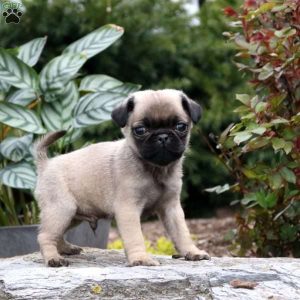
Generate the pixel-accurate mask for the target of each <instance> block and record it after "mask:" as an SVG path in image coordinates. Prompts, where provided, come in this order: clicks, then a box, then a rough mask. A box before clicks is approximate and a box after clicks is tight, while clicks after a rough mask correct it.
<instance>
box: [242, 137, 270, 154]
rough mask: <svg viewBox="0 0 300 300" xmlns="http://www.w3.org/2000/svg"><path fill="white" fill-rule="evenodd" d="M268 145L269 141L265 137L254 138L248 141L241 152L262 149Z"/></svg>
mask: <svg viewBox="0 0 300 300" xmlns="http://www.w3.org/2000/svg"><path fill="white" fill-rule="evenodd" d="M268 144H269V139H268V138H266V137H256V138H254V139H252V140H251V141H249V142H248V143H247V144H246V145H245V146H244V147H243V148H242V151H243V152H248V151H251V150H255V149H259V148H262V147H264V146H266V145H268Z"/></svg>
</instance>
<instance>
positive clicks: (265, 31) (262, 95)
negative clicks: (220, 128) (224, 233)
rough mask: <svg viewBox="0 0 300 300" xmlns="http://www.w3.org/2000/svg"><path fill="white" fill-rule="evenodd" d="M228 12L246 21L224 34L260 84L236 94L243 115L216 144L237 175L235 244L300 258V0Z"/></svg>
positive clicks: (241, 251) (239, 249) (242, 250)
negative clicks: (239, 197)
mask: <svg viewBox="0 0 300 300" xmlns="http://www.w3.org/2000/svg"><path fill="white" fill-rule="evenodd" d="M225 13H226V14H227V15H230V16H231V17H232V18H233V19H234V21H233V22H232V23H231V24H232V25H233V26H235V27H241V28H242V31H241V32H235V33H228V32H227V33H225V35H226V36H228V37H229V38H230V40H231V41H233V42H234V43H235V44H236V46H237V48H238V53H237V54H236V57H237V58H238V59H242V60H243V63H241V62H237V63H236V65H237V66H238V68H239V69H240V70H242V71H244V72H248V73H250V74H251V76H252V79H251V80H250V83H251V85H252V87H253V89H254V91H255V94H254V95H253V93H252V95H249V94H238V95H237V96H236V98H237V100H238V101H239V102H240V106H239V107H237V109H236V110H235V112H237V113H239V115H240V117H241V120H240V122H239V123H236V124H232V125H230V126H229V127H228V128H227V130H225V131H224V132H223V134H222V135H221V136H220V138H219V145H218V148H219V150H220V152H221V154H220V157H221V159H222V160H223V161H224V162H225V164H226V166H227V168H228V169H229V170H230V172H231V174H232V175H233V177H234V178H235V184H233V185H231V189H232V190H234V191H238V192H239V193H240V194H241V195H242V197H243V198H242V200H240V201H239V202H240V203H241V204H242V206H243V207H244V211H243V213H242V214H240V215H238V217H237V223H238V231H237V237H236V242H235V244H234V246H235V247H234V249H235V251H236V253H237V254H238V255H248V254H252V255H257V256H291V255H293V256H294V257H300V137H299V136H300V112H299V111H300V79H299V78H300V68H299V66H300V55H299V53H300V39H299V36H300V28H299V19H300V7H299V5H298V4H297V1H282V0H277V1H272V0H268V1H262V0H258V1H254V0H247V1H245V3H244V5H243V7H242V9H241V10H240V12H236V11H235V10H234V9H232V8H230V7H228V8H226V9H225ZM227 187H229V186H227ZM225 189H226V187H225Z"/></svg>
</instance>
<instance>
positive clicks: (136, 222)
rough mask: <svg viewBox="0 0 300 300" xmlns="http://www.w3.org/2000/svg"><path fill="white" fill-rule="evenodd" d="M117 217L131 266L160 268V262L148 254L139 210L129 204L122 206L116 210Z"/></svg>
mask: <svg viewBox="0 0 300 300" xmlns="http://www.w3.org/2000/svg"><path fill="white" fill-rule="evenodd" d="M115 217H116V221H117V225H118V229H119V232H120V235H121V238H122V240H123V243H124V247H125V252H126V255H127V259H128V262H129V266H140V265H143V266H158V265H159V262H158V261H156V260H154V259H152V258H151V257H150V256H149V254H147V252H146V247H145V243H144V237H143V233H142V229H141V221H140V211H139V209H138V208H137V207H136V206H135V205H130V204H128V203H126V204H125V205H123V204H121V205H118V207H117V208H116V210H115Z"/></svg>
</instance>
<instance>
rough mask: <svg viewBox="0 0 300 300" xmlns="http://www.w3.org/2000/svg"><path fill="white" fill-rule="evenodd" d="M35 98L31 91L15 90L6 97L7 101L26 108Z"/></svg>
mask: <svg viewBox="0 0 300 300" xmlns="http://www.w3.org/2000/svg"><path fill="white" fill-rule="evenodd" d="M36 98H37V94H36V92H35V91H34V90H32V89H22V90H16V91H15V92H13V93H10V94H9V95H8V96H7V101H8V102H10V103H14V104H19V105H22V106H27V105H28V104H30V103H31V102H32V101H33V100H35V99H36Z"/></svg>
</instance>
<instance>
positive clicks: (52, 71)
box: [40, 53, 87, 102]
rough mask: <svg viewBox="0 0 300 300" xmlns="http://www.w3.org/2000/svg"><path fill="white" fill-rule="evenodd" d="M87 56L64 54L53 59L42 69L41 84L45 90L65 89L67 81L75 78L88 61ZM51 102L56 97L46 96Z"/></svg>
mask: <svg viewBox="0 0 300 300" xmlns="http://www.w3.org/2000/svg"><path fill="white" fill-rule="evenodd" d="M86 60H87V58H86V56H84V55H82V54H72V53H70V54H63V55H61V56H58V57H55V58H54V59H52V60H51V61H50V62H49V63H48V64H47V65H46V66H45V67H44V68H43V70H42V72H41V75H40V86H41V89H42V90H43V92H50V93H51V92H60V91H62V90H64V88H65V85H66V83H68V82H69V81H70V80H71V79H73V78H74V77H75V75H76V73H77V72H78V70H79V69H80V68H81V67H82V66H83V64H84V63H85V62H86ZM45 100H46V101H48V102H51V101H54V100H56V99H55V98H45Z"/></svg>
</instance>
